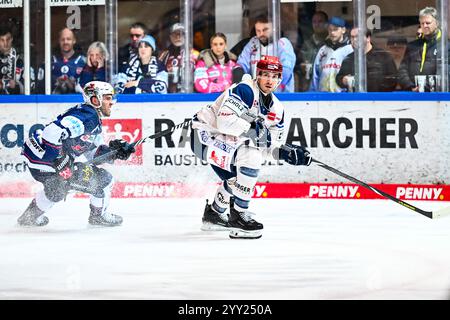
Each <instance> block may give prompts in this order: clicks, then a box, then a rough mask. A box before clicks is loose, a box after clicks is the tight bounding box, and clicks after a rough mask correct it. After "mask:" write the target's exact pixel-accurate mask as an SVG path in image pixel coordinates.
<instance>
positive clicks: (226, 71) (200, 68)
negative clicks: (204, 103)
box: [194, 32, 237, 93]
mask: <svg viewBox="0 0 450 320" xmlns="http://www.w3.org/2000/svg"><path fill="white" fill-rule="evenodd" d="M210 46H211V49H205V50H203V51H202V52H200V55H199V57H198V61H197V64H196V66H195V72H194V84H195V90H196V91H197V92H201V93H211V92H222V91H225V90H226V89H227V88H228V87H229V86H230V85H231V84H232V83H233V69H234V68H235V67H236V60H237V57H236V56H235V55H234V54H233V53H231V52H228V51H227V50H226V49H227V37H226V36H225V35H224V34H223V33H221V32H217V33H215V34H214V35H213V36H212V37H211V39H210Z"/></svg>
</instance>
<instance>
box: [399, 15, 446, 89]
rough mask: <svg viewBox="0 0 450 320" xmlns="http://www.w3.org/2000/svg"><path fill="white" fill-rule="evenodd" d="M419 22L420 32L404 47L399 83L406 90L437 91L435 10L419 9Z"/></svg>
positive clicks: (437, 55) (437, 26) (437, 44)
mask: <svg viewBox="0 0 450 320" xmlns="http://www.w3.org/2000/svg"><path fill="white" fill-rule="evenodd" d="M419 22H420V27H421V29H422V33H421V34H419V35H418V36H419V38H418V39H416V40H414V41H412V42H410V43H408V45H407V47H406V51H405V55H404V57H403V60H402V63H401V64H400V68H399V72H398V76H399V84H400V86H401V88H402V90H406V91H415V92H418V91H438V90H437V87H436V85H439V79H438V76H437V73H438V70H437V60H438V58H439V56H441V49H440V45H439V42H440V40H441V30H440V29H439V22H438V20H437V10H436V9H435V8H433V7H426V8H424V9H422V10H420V12H419ZM439 59H440V58H439ZM431 83H433V84H434V86H431V85H430V84H431Z"/></svg>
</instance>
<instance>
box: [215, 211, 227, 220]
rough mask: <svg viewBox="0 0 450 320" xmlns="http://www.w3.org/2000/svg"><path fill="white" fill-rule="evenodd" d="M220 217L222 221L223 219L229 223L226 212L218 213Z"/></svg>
mask: <svg viewBox="0 0 450 320" xmlns="http://www.w3.org/2000/svg"><path fill="white" fill-rule="evenodd" d="M217 214H218V215H219V217H220V219H222V221H225V222H228V214H226V213H225V212H218V213H217Z"/></svg>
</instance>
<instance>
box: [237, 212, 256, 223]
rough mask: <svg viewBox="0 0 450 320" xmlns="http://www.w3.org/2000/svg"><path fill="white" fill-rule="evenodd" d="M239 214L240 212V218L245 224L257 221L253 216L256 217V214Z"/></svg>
mask: <svg viewBox="0 0 450 320" xmlns="http://www.w3.org/2000/svg"><path fill="white" fill-rule="evenodd" d="M238 212H239V216H240V217H241V218H242V220H244V221H245V222H251V221H255V220H254V219H253V217H252V216H254V215H256V213H254V212H250V211H238Z"/></svg>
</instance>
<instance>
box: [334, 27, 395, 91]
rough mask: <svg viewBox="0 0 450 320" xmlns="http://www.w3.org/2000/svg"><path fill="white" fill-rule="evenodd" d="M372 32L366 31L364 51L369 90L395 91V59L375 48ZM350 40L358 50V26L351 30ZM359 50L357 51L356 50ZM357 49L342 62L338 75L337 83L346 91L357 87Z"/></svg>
mask: <svg viewBox="0 0 450 320" xmlns="http://www.w3.org/2000/svg"><path fill="white" fill-rule="evenodd" d="M371 38H372V32H371V31H370V30H367V31H366V34H365V37H364V43H365V46H364V53H365V54H366V65H367V68H366V70H367V75H366V76H367V92H380V91H394V90H395V86H396V84H397V79H396V76H397V67H396V66H395V62H394V59H393V58H392V57H391V55H390V54H389V53H387V52H386V51H384V50H382V49H380V48H375V47H374V46H373V44H372V42H371ZM350 41H351V44H352V47H353V49H354V50H358V28H353V29H352V30H351V32H350ZM356 52H357V51H356ZM354 79H355V51H354V52H352V53H350V54H349V55H348V56H347V57H346V58H345V59H344V61H343V62H342V66H341V69H340V70H339V73H338V74H337V76H336V82H337V84H338V85H339V86H340V87H341V88H343V89H345V90H346V91H350V92H353V91H354V88H355V83H354Z"/></svg>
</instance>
